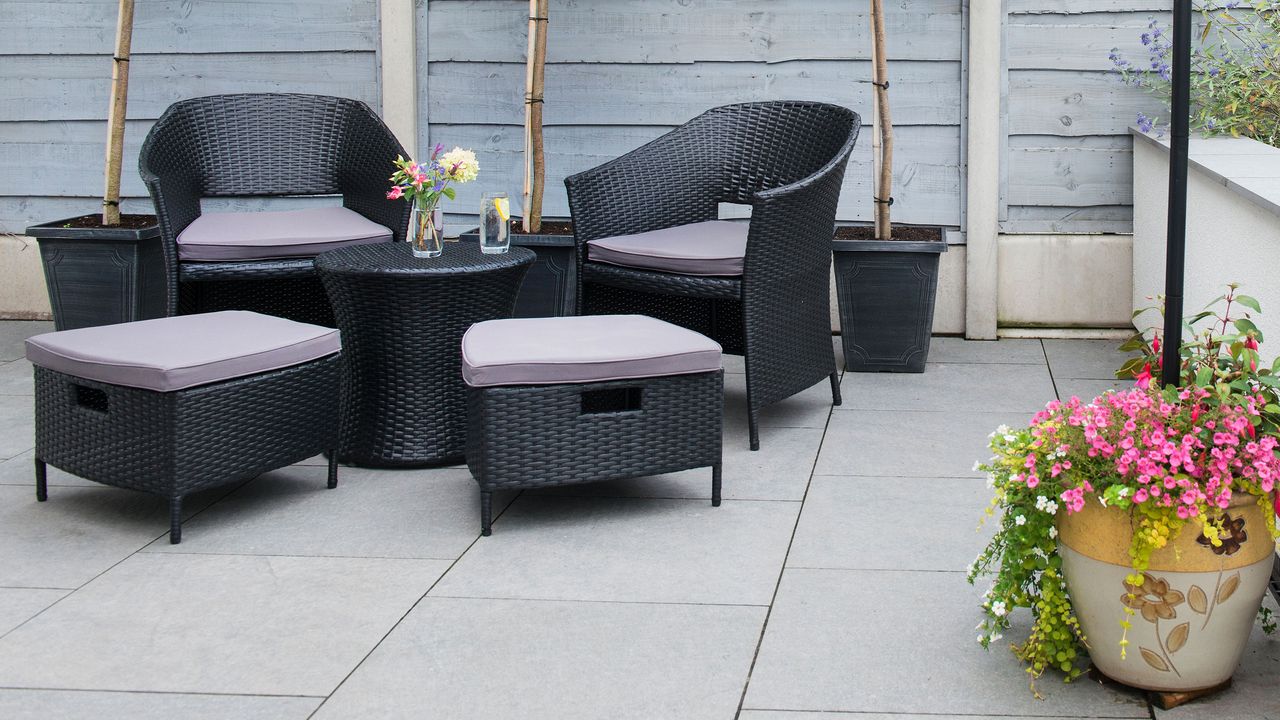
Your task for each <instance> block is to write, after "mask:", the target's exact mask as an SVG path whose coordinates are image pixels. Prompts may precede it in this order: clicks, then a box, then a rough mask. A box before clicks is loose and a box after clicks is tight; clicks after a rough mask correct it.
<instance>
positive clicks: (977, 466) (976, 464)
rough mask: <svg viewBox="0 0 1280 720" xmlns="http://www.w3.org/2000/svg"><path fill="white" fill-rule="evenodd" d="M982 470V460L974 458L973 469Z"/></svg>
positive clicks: (975, 470)
mask: <svg viewBox="0 0 1280 720" xmlns="http://www.w3.org/2000/svg"><path fill="white" fill-rule="evenodd" d="M981 470H982V461H981V460H974V461H973V471H974V472H980V471H981Z"/></svg>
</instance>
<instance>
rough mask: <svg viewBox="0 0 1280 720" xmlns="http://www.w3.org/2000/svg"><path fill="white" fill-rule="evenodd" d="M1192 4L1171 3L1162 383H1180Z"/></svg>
mask: <svg viewBox="0 0 1280 720" xmlns="http://www.w3.org/2000/svg"><path fill="white" fill-rule="evenodd" d="M1191 17H1192V16H1191V0H1174V2H1173V102H1172V103H1171V107H1170V111H1169V112H1170V118H1171V125H1172V128H1171V137H1170V143H1169V227H1168V232H1169V234H1168V245H1167V247H1166V250H1165V274H1164V302H1165V305H1164V348H1163V351H1164V356H1163V366H1162V368H1161V370H1162V371H1163V372H1162V374H1161V378H1160V381H1161V383H1163V384H1164V385H1181V384H1182V373H1181V367H1182V287H1183V280H1184V276H1185V273H1186V245H1187V153H1188V144H1189V138H1190V123H1191Z"/></svg>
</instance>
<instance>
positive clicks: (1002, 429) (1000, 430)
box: [996, 425, 1009, 435]
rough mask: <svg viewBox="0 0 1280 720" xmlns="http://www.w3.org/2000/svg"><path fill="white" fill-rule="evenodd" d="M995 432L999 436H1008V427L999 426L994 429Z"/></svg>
mask: <svg viewBox="0 0 1280 720" xmlns="http://www.w3.org/2000/svg"><path fill="white" fill-rule="evenodd" d="M996 432H997V433H999V434H1001V435H1008V434H1009V426H1008V425H1001V426H1000V427H998V428H996Z"/></svg>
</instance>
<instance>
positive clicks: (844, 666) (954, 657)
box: [743, 527, 1149, 718]
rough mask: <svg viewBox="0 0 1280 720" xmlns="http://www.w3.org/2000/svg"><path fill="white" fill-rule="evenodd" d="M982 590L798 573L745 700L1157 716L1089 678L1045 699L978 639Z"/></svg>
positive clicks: (927, 575) (1048, 682)
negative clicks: (977, 627) (978, 641)
mask: <svg viewBox="0 0 1280 720" xmlns="http://www.w3.org/2000/svg"><path fill="white" fill-rule="evenodd" d="M904 530H906V528H905V527H904ZM980 595H981V593H980V591H978V590H977V589H975V588H972V587H970V586H969V585H968V584H967V583H966V582H965V580H964V575H963V573H938V572H902V571H896V572H885V571H851V570H787V571H786V572H785V573H784V575H783V578H782V584H781V587H780V588H779V591H778V597H777V600H776V601H775V603H774V607H773V612H772V613H771V614H770V616H769V626H768V629H767V630H766V632H765V636H764V641H763V642H762V644H761V647H760V652H759V656H758V658H757V660H756V665H755V668H754V670H753V671H752V675H751V684H750V686H749V687H748V689H747V695H746V699H745V703H744V705H743V707H744V708H761V709H790V710H815V711H816V710H825V711H831V710H839V711H844V712H881V713H885V712H888V713H917V714H924V715H946V716H952V717H955V716H962V715H1005V716H1013V717H1025V718H1032V717H1044V716H1065V717H1111V718H1146V717H1149V715H1148V711H1147V707H1146V703H1145V702H1143V701H1141V700H1139V699H1138V698H1136V697H1134V696H1131V695H1127V694H1123V693H1119V692H1116V691H1114V690H1111V689H1108V688H1105V687H1103V686H1100V685H1097V684H1095V683H1089V682H1079V683H1072V684H1069V685H1068V684H1064V683H1062V682H1061V681H1060V680H1059V679H1058V678H1056V677H1045V678H1043V679H1042V680H1041V681H1040V682H1038V683H1036V688H1037V689H1038V690H1039V692H1040V693H1041V694H1042V695H1043V696H1044V700H1037V699H1036V698H1035V697H1034V696H1033V695H1032V693H1031V690H1030V688H1029V687H1028V685H1027V678H1026V674H1025V673H1023V672H1021V671H1020V668H1019V666H1018V664H1017V660H1015V659H1014V658H1013V656H1012V655H1010V654H1009V653H1008V652H1007V651H1006V650H1005V649H1004V648H1003V647H1000V648H993V649H992V651H991V652H983V651H982V649H981V648H979V647H977V646H976V643H975V642H974V633H973V632H972V631H971V628H972V627H973V626H974V624H975V623H977V622H978V620H979V619H980V616H979V612H978V599H979V597H980Z"/></svg>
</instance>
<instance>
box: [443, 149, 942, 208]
mask: <svg viewBox="0 0 1280 720" xmlns="http://www.w3.org/2000/svg"><path fill="white" fill-rule="evenodd" d="M667 129H668V128H665V127H629V126H588V127H576V126H564V125H561V126H554V127H549V128H547V197H546V199H545V201H544V203H545V204H544V214H545V215H546V216H547V217H564V216H566V215H567V214H568V204H567V202H566V199H565V194H564V178H565V177H566V176H568V175H571V174H573V173H575V172H579V171H581V170H586V169H589V168H592V167H595V166H596V165H599V164H601V163H604V162H606V161H608V160H611V159H613V158H615V157H617V156H618V155H621V154H623V153H625V152H627V151H629V150H631V149H633V148H635V147H638V146H639V145H641V144H643V143H645V142H647V141H649V140H651V139H653V138H655V137H657V136H658V135H660V134H662V133H663V132H665V131H666V130H667ZM431 136H432V138H433V139H434V140H435V141H437V142H442V143H444V144H445V146H446V147H451V146H453V145H460V146H462V147H470V148H472V149H474V150H475V151H476V154H477V156H478V157H479V160H480V180H478V181H477V182H474V183H470V184H468V185H462V186H459V187H458V199H457V200H456V201H454V202H450V203H448V204H447V207H446V208H445V209H446V211H447V212H450V213H457V214H468V213H469V212H470V211H471V208H478V207H479V202H480V195H481V193H483V192H486V191H488V192H504V191H505V192H507V193H508V194H511V195H512V196H513V197H514V196H515V195H516V192H515V191H516V190H517V189H518V188H519V187H520V178H521V168H522V167H523V165H522V157H521V150H522V147H523V137H522V130H521V128H520V127H519V126H509V127H498V126H482V125H452V126H446V125H434V126H433V127H432V129H431ZM898 156H899V161H898V162H897V163H896V168H895V186H894V187H895V189H894V196H895V198H896V200H895V204H894V214H895V217H896V218H897V219H898V220H899V221H901V222H915V223H936V224H942V225H956V224H958V222H959V202H958V197H959V191H960V190H959V184H960V168H959V162H960V160H959V129H958V128H956V127H938V126H916V127H906V128H903V129H902V133H901V137H900V139H899V150H898ZM871 171H872V166H871V156H870V146H869V145H867V144H859V145H858V147H857V148H856V149H855V151H854V157H853V159H852V161H851V162H850V165H849V168H848V170H847V173H846V177H845V184H844V188H843V191H842V193H841V206H840V212H839V218H840V219H841V220H848V221H853V220H869V219H870V218H871V190H872V187H871Z"/></svg>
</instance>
